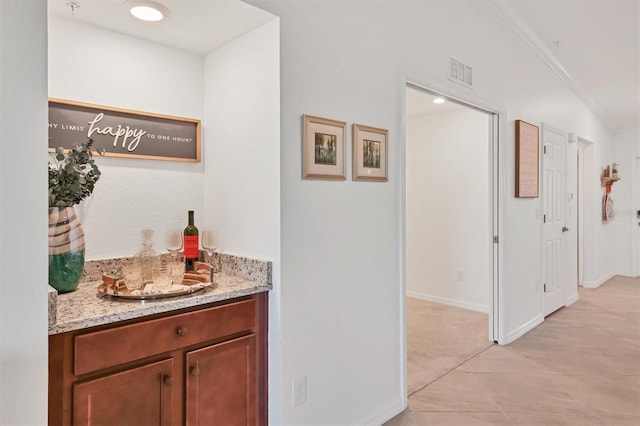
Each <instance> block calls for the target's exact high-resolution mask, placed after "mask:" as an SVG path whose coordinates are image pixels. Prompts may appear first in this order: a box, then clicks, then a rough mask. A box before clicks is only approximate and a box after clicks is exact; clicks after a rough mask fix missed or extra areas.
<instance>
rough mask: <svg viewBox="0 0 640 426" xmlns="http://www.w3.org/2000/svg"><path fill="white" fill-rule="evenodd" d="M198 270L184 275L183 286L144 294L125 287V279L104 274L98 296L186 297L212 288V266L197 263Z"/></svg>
mask: <svg viewBox="0 0 640 426" xmlns="http://www.w3.org/2000/svg"><path fill="white" fill-rule="evenodd" d="M196 268H197V272H187V273H185V274H184V280H183V281H182V286H171V287H169V288H168V289H167V290H165V291H158V292H148V293H145V292H144V288H143V289H142V291H140V290H133V291H131V290H129V289H128V288H127V287H126V286H125V284H124V280H123V279H118V278H115V277H112V276H110V275H106V274H104V275H103V276H102V283H101V284H100V285H99V286H98V295H99V296H111V297H114V298H118V299H130V300H153V299H166V298H169V297H178V296H184V295H187V294H193V293H197V292H199V291H202V290H204V289H205V288H207V287H212V286H213V282H211V265H209V264H206V263H202V262H197V263H196Z"/></svg>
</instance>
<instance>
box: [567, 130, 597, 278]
mask: <svg viewBox="0 0 640 426" xmlns="http://www.w3.org/2000/svg"><path fill="white" fill-rule="evenodd" d="M570 140H571V139H570ZM576 141H577V143H578V147H577V151H578V177H577V179H578V202H577V203H576V207H577V214H578V285H579V286H580V287H582V286H583V285H584V276H585V274H584V266H585V265H584V253H585V226H584V217H585V215H584V212H585V211H587V210H586V209H585V202H586V192H585V187H586V186H585V184H586V182H587V180H586V179H585V177H586V176H591V174H592V164H590V163H589V162H588V161H586V160H587V152H588V151H587V150H590V149H591V148H592V146H593V142H591V141H590V140H587V139H584V138H581V137H580V136H577V137H576ZM589 154H591V152H590V151H589Z"/></svg>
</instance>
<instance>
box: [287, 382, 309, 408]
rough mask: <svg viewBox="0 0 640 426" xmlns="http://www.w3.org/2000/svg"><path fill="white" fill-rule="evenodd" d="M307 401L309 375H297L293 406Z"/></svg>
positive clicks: (293, 391) (292, 400)
mask: <svg viewBox="0 0 640 426" xmlns="http://www.w3.org/2000/svg"><path fill="white" fill-rule="evenodd" d="M305 402H307V376H301V377H296V378H295V379H293V383H292V395H291V406H292V407H297V406H298V405H301V404H304V403H305Z"/></svg>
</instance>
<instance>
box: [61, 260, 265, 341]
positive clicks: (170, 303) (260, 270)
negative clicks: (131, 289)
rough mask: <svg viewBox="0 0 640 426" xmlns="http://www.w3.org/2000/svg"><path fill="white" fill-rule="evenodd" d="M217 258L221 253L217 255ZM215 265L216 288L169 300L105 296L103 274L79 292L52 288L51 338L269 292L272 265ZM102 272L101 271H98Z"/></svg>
mask: <svg viewBox="0 0 640 426" xmlns="http://www.w3.org/2000/svg"><path fill="white" fill-rule="evenodd" d="M216 254H217V253H216ZM214 262H218V263H217V264H218V265H219V267H220V270H221V271H222V272H220V273H215V274H214V279H213V282H214V285H213V286H210V287H205V289H204V290H202V291H199V292H196V293H193V294H188V295H185V296H178V297H172V298H166V299H151V300H131V299H119V298H116V297H111V296H103V295H101V294H100V293H98V286H99V285H100V284H101V283H102V281H101V280H98V277H99V276H100V275H99V273H98V274H97V275H96V273H92V274H89V275H87V276H86V278H88V279H87V280H85V281H84V282H82V283H81V284H80V285H79V286H78V288H77V289H76V290H75V291H73V292H71V293H66V294H57V293H56V291H55V290H54V289H52V288H51V287H49V334H58V333H64V332H67V331H72V330H79V329H83V328H87V327H94V326H98V325H105V324H111V323H114V322H118V321H124V320H128V319H133V318H140V317H144V316H146V315H153V314H158V313H163V312H170V311H174V310H178V309H183V308H190V307H193V306H198V305H205V304H208V303H213V302H220V301H224V300H229V299H233V298H237V297H242V296H248V295H251V294H256V293H262V292H265V291H269V290H271V288H272V285H271V262H265V261H258V260H253V259H245V258H239V257H236V256H226V255H222V256H221V259H217V258H214ZM96 263H97V265H86V266H85V269H88V270H90V269H91V268H96V270H98V269H99V270H101V271H102V272H104V271H105V269H108V268H109V267H111V268H113V263H114V262H113V261H100V262H96ZM97 272H100V271H97Z"/></svg>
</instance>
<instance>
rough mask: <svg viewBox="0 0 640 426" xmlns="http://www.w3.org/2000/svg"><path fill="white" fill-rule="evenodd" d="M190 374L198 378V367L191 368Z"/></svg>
mask: <svg viewBox="0 0 640 426" xmlns="http://www.w3.org/2000/svg"><path fill="white" fill-rule="evenodd" d="M190 373H191V375H192V376H193V377H198V376H199V375H200V369H199V368H198V367H193V368H192V369H191V370H190Z"/></svg>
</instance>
